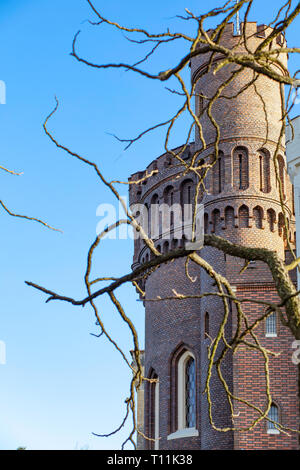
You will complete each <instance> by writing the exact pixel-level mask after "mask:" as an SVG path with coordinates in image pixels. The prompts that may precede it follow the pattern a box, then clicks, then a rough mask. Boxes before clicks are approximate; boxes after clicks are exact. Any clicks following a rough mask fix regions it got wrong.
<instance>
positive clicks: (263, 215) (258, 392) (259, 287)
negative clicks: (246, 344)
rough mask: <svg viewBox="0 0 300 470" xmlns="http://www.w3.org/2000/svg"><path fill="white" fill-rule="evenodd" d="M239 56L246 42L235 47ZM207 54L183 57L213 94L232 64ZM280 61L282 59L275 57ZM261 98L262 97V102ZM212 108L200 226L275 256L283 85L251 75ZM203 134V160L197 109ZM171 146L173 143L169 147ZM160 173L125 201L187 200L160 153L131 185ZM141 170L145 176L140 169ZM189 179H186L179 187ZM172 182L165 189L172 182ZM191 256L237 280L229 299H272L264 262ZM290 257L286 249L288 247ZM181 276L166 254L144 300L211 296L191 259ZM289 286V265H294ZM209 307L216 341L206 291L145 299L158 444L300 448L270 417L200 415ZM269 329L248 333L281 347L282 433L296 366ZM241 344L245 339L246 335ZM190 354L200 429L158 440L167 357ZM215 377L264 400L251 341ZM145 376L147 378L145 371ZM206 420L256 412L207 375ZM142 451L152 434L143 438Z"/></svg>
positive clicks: (212, 315) (133, 188)
mask: <svg viewBox="0 0 300 470" xmlns="http://www.w3.org/2000/svg"><path fill="white" fill-rule="evenodd" d="M258 31H259V28H258V27H257V25H256V23H249V24H248V26H247V36H248V35H249V36H252V37H251V39H250V40H249V46H250V48H254V47H256V46H257V45H258V44H259V43H260V41H262V39H261V38H260V37H258V34H257V33H258ZM239 40H240V37H238V36H234V34H233V24H229V25H227V27H226V30H225V33H224V36H223V39H222V41H223V42H224V44H226V46H227V47H230V46H232V47H236V46H237V44H238V41H239ZM237 50H239V51H240V52H243V51H245V49H243V45H239V46H237ZM209 58H210V56H209V55H208V54H206V55H199V56H197V57H196V58H194V59H193V60H192V62H191V74H192V81H193V82H197V85H196V92H197V93H201V94H203V95H205V96H209V97H210V96H213V94H214V93H215V92H216V90H217V88H218V87H219V86H220V84H221V83H223V81H224V80H225V79H227V78H228V76H229V74H230V73H231V72H232V70H233V68H232V67H231V66H227V67H223V68H222V69H221V70H220V71H218V72H217V73H216V74H215V75H213V70H214V67H215V66H216V65H218V59H219V58H218V56H216V57H215V58H214V61H215V62H214V63H213V67H212V70H211V71H210V72H209V73H208V74H204V75H203V76H201V72H202V71H203V70H204V69H205V67H207V62H208V60H209ZM281 59H282V60H283V62H284V63H285V64H286V57H282V58H281ZM252 78H253V74H252V72H251V71H248V70H246V71H244V72H243V73H242V74H241V75H239V76H238V77H237V78H235V79H234V80H233V81H232V82H231V84H230V85H229V87H227V88H226V90H225V91H224V95H226V96H235V95H236V94H237V92H238V91H239V90H240V89H241V88H242V87H243V86H244V85H245V84H246V83H248V82H249V81H250V80H251V79H252ZM205 103H206V100H205V99H204V100H202V101H201V102H200V101H199V102H198V103H197V102H196V112H197V113H199V107H200V106H205ZM263 103H264V104H263ZM213 115H214V117H215V119H216V121H217V122H218V124H219V125H220V132H221V137H220V143H219V150H220V153H219V156H220V163H219V167H218V168H217V167H215V168H214V170H213V171H210V173H209V175H208V177H207V178H206V181H205V185H206V188H207V193H205V194H201V195H200V198H199V202H202V204H204V209H205V221H206V232H207V233H215V234H217V235H220V236H222V237H224V238H227V239H228V240H230V241H232V242H233V243H238V244H241V245H244V246H253V247H265V248H272V249H274V250H276V251H277V252H278V254H279V255H280V256H281V257H282V258H284V256H285V255H286V248H287V247H286V245H287V243H286V237H285V234H284V233H283V232H284V231H283V230H282V227H281V218H282V214H281V212H282V210H281V206H280V202H279V195H278V184H277V182H276V177H275V171H274V165H273V161H272V157H273V156H274V152H275V149H276V144H277V140H278V136H279V133H280V127H281V124H280V117H281V115H280V93H279V87H278V85H277V84H275V83H274V82H273V81H271V80H270V79H268V78H266V77H259V78H258V80H257V81H256V83H255V86H254V85H252V86H250V87H249V88H247V89H246V90H245V91H244V92H243V93H242V94H241V95H239V96H237V97H235V98H234V99H226V98H221V99H220V100H219V101H218V102H217V103H216V104H215V105H214V107H213ZM201 123H202V126H203V134H204V137H205V140H206V142H207V144H208V145H207V148H206V149H205V150H201V149H202V144H201V140H200V139H199V135H198V132H196V135H195V142H194V143H192V144H190V146H189V147H188V148H187V149H186V151H185V154H184V155H183V157H184V158H186V159H188V157H189V154H190V153H189V152H194V151H195V150H197V149H198V150H201V152H200V158H201V159H203V160H204V161H208V160H209V159H211V158H212V154H213V152H214V148H213V143H214V140H215V129H214V128H213V126H212V125H211V123H210V122H209V119H208V117H207V114H206V112H204V114H203V116H202V117H201ZM175 151H176V149H175ZM284 152H285V149H284V146H282V147H281V148H280V154H281V155H282V162H283V163H284V167H282V176H281V178H282V183H283V185H284V193H285V201H284V202H285V206H286V210H287V215H288V221H289V233H288V235H287V236H288V237H289V240H290V242H291V244H292V246H293V247H294V241H295V228H294V227H295V224H294V213H293V201H292V199H293V195H292V185H291V183H290V181H289V179H288V175H287V172H286V168H285V157H284ZM155 169H157V170H158V173H157V174H155V175H153V176H152V177H151V178H149V179H147V180H145V181H144V182H143V183H141V184H138V185H135V184H134V185H130V204H136V203H141V204H147V205H148V206H150V204H151V201H152V200H153V197H155V198H156V200H157V201H159V202H166V197H167V196H166V194H170V191H171V192H172V198H173V199H172V200H173V203H178V204H182V203H183V201H184V200H185V198H186V197H187V196H186V194H185V191H187V190H188V189H186V188H188V187H189V186H192V190H194V189H195V184H196V180H195V178H194V175H193V174H188V175H187V176H186V177H185V178H184V179H183V178H181V177H178V175H180V173H181V171H182V168H181V167H179V166H178V164H177V163H176V162H175V161H174V159H173V157H172V156H171V155H170V154H163V155H161V156H160V157H158V158H157V159H156V160H154V161H153V162H152V163H151V164H150V165H149V166H148V168H147V169H146V171H142V172H137V173H135V174H133V175H132V176H131V177H130V180H131V181H137V180H139V179H141V178H142V177H143V176H145V174H149V173H150V172H151V171H152V170H155ZM146 172H147V173H146ZM186 180H188V182H187V183H186V184H185V185H184V184H183V183H184V182H185V181H186ZM170 187H171V189H170ZM134 244H135V246H134V248H135V249H134V259H133V267H137V266H138V265H140V264H142V263H143V262H145V261H146V260H147V259H149V258H150V257H151V255H150V253H149V249H148V248H147V247H146V246H145V244H144V242H143V241H142V240H140V239H137V240H135V242H134ZM182 244H183V241H182V240H172V239H171V240H162V239H161V238H160V237H158V238H157V239H156V240H155V245H156V247H158V248H159V249H160V250H161V251H167V250H169V249H170V248H175V247H179V246H182ZM200 255H201V256H202V257H203V258H204V259H205V260H207V261H208V262H209V263H210V264H211V265H212V266H213V267H214V268H215V269H216V270H217V271H218V272H219V273H221V274H223V275H224V276H225V277H227V279H228V280H229V281H230V283H231V284H232V285H233V286H235V288H236V295H237V296H238V298H241V299H242V298H244V299H245V298H247V299H254V300H255V299H257V300H265V301H270V302H277V301H278V296H277V294H276V289H275V286H274V282H273V280H272V277H271V274H270V272H269V270H268V268H267V266H266V265H265V264H264V263H262V262H255V263H251V265H250V266H249V267H248V268H247V269H246V270H245V271H244V272H243V273H242V274H240V271H241V269H242V267H243V265H244V262H243V260H240V259H236V258H233V257H231V256H226V255H224V254H223V253H222V252H219V251H218V250H216V249H213V248H210V247H205V248H203V249H202V250H201V252H200ZM288 257H289V258H290V254H289V255H288ZM189 273H190V275H191V276H192V277H194V278H195V281H194V282H191V281H190V280H189V279H188V278H187V276H186V273H185V260H184V259H178V260H175V261H172V262H168V263H166V264H164V265H162V266H160V267H158V268H157V269H155V270H154V271H153V272H151V273H149V275H148V276H147V278H146V280H144V281H143V282H142V287H143V288H144V289H145V292H146V299H155V298H157V297H158V296H160V297H162V298H164V297H168V296H169V297H170V296H172V295H173V292H172V289H175V290H176V291H177V292H179V293H182V294H189V295H197V294H200V293H203V292H215V291H216V287H215V285H214V283H213V280H212V279H211V278H210V277H209V276H208V275H207V274H206V273H205V272H204V271H203V270H200V269H199V267H198V266H196V265H193V264H192V263H190V264H189ZM291 276H292V278H293V281H294V282H296V276H295V273H294V272H293V273H291ZM264 308H265V307H264V306H263V305H259V304H255V303H251V302H246V303H244V304H243V309H244V312H245V314H246V315H247V318H248V321H249V323H250V324H252V323H253V322H254V321H255V320H256V319H257V318H258V317H259V316H261V315H262V314H263V313H264ZM206 312H207V313H208V315H209V335H210V336H211V337H212V338H214V337H215V335H216V333H217V331H218V329H219V325H220V322H221V319H222V318H223V304H222V301H221V300H220V299H219V298H217V297H215V296H210V297H205V298H203V299H201V300H200V299H186V300H176V301H174V300H164V301H161V302H145V375H146V377H150V376H153V374H154V373H155V374H157V376H158V377H159V383H160V385H159V397H160V398H159V434H160V437H161V439H160V443H159V447H160V449H169V450H176V449H178V450H180V449H182V450H184V449H189V450H190V449H298V436H297V434H296V433H292V432H291V433H289V434H284V433H280V434H278V435H271V434H268V433H267V422H266V421H265V420H264V421H261V422H260V424H258V425H257V426H256V427H255V428H254V429H252V430H251V431H247V432H242V431H238V430H235V431H229V432H220V431H216V430H213V428H212V427H211V425H210V422H209V417H208V404H207V398H206V395H204V394H203V390H204V387H205V380H206V371H207V348H208V345H209V343H210V339H208V338H207V337H206V336H205V323H204V318H205V314H206ZM235 322H236V315H235V306H234V305H233V307H232V315H231V317H230V321H229V322H228V324H227V327H226V337H227V339H230V337H232V334H233V332H234V331H235V326H236V324H235ZM277 329H278V336H277V337H275V338H267V337H266V336H265V324H264V323H261V324H260V325H259V326H258V327H257V329H256V330H255V332H256V334H257V336H258V338H259V339H260V340H261V342H262V344H263V345H264V346H265V347H267V348H269V349H270V350H271V351H273V352H275V353H278V355H277V356H276V357H271V358H270V388H271V393H272V397H273V400H274V403H275V404H276V405H277V406H278V409H279V415H280V422H281V423H282V424H283V425H284V426H286V427H288V428H291V429H297V428H298V423H299V402H298V395H297V380H298V377H297V367H296V366H295V365H294V364H293V363H292V360H291V357H292V348H291V344H292V342H293V338H292V336H291V334H290V333H289V330H288V329H287V328H285V327H284V326H283V325H282V324H281V323H280V321H279V320H278V319H277ZM246 339H247V340H248V341H251V340H250V337H249V335H247V336H246ZM186 350H190V351H191V352H192V353H193V354H194V356H195V361H196V393H197V405H196V411H197V418H196V428H197V429H198V431H199V436H197V437H189V438H180V439H174V440H167V436H168V435H169V434H171V433H173V432H175V431H176V430H177V408H176V393H177V391H176V388H177V385H176V384H177V369H176V363H177V360H178V358H179V357H180V355H181V354H182V353H183V352H184V351H186ZM222 372H223V374H224V377H225V379H226V381H227V383H228V385H229V387H230V389H231V390H232V393H233V394H234V395H237V396H238V397H239V398H241V399H244V400H248V401H249V402H251V403H253V404H255V406H258V407H261V408H264V406H265V405H266V394H265V388H266V384H265V378H264V361H263V357H262V354H261V353H259V352H257V351H255V350H254V349H251V350H249V349H245V348H242V347H240V348H239V350H238V352H237V354H235V355H234V357H231V356H230V355H227V357H226V361H225V362H224V364H223V366H222ZM151 374H152V375H151ZM149 388H150V386H149V384H148V383H146V384H145V400H144V401H145V421H144V431H145V433H146V435H147V434H148V435H149V433H151V429H152V424H153V423H152V421H153V413H152V412H151V409H150V408H151V403H150V402H151V396H150V390H149ZM211 398H212V402H213V410H212V411H213V419H214V423H215V425H216V426H217V427H219V428H222V427H232V426H234V427H235V428H236V429H242V428H245V427H247V425H249V423H250V421H251V419H252V420H253V418H255V417H257V416H258V414H257V412H254V411H252V410H251V409H249V408H248V407H247V408H246V407H245V405H243V404H242V403H237V402H235V415H236V418H235V420H234V423H232V419H231V414H230V410H229V406H228V400H227V398H226V396H225V392H224V390H223V387H222V385H221V383H220V381H219V379H218V378H217V377H216V374H215V372H214V373H213V377H212V383H211ZM144 445H145V448H149V447H150V443H149V442H145V443H144Z"/></svg>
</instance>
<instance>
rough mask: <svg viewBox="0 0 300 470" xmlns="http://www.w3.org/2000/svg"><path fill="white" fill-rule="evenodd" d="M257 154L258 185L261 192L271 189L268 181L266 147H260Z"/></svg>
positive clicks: (267, 191)
mask: <svg viewBox="0 0 300 470" xmlns="http://www.w3.org/2000/svg"><path fill="white" fill-rule="evenodd" d="M258 154H259V185H260V190H261V191H262V192H263V193H269V192H270V191H271V181H270V153H269V151H268V150H266V149H260V150H259V151H258Z"/></svg>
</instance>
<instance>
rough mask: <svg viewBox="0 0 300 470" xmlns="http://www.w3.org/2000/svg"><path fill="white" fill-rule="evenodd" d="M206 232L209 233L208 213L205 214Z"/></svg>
mask: <svg viewBox="0 0 300 470" xmlns="http://www.w3.org/2000/svg"><path fill="white" fill-rule="evenodd" d="M204 233H208V214H207V212H205V214H204Z"/></svg>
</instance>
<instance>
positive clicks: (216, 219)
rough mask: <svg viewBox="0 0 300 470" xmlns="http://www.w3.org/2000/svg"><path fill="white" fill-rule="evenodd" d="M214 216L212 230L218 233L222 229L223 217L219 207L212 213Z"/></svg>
mask: <svg viewBox="0 0 300 470" xmlns="http://www.w3.org/2000/svg"><path fill="white" fill-rule="evenodd" d="M211 217H212V231H213V232H215V233H218V232H219V231H220V229H221V217H220V211H219V209H214V210H213V211H212V214H211Z"/></svg>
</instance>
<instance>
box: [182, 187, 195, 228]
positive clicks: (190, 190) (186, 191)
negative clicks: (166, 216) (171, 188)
mask: <svg viewBox="0 0 300 470" xmlns="http://www.w3.org/2000/svg"><path fill="white" fill-rule="evenodd" d="M180 203H181V207H182V216H183V220H185V221H189V220H192V214H193V205H194V182H193V180H191V179H188V180H185V181H184V182H183V183H182V185H181V187H180Z"/></svg>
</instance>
